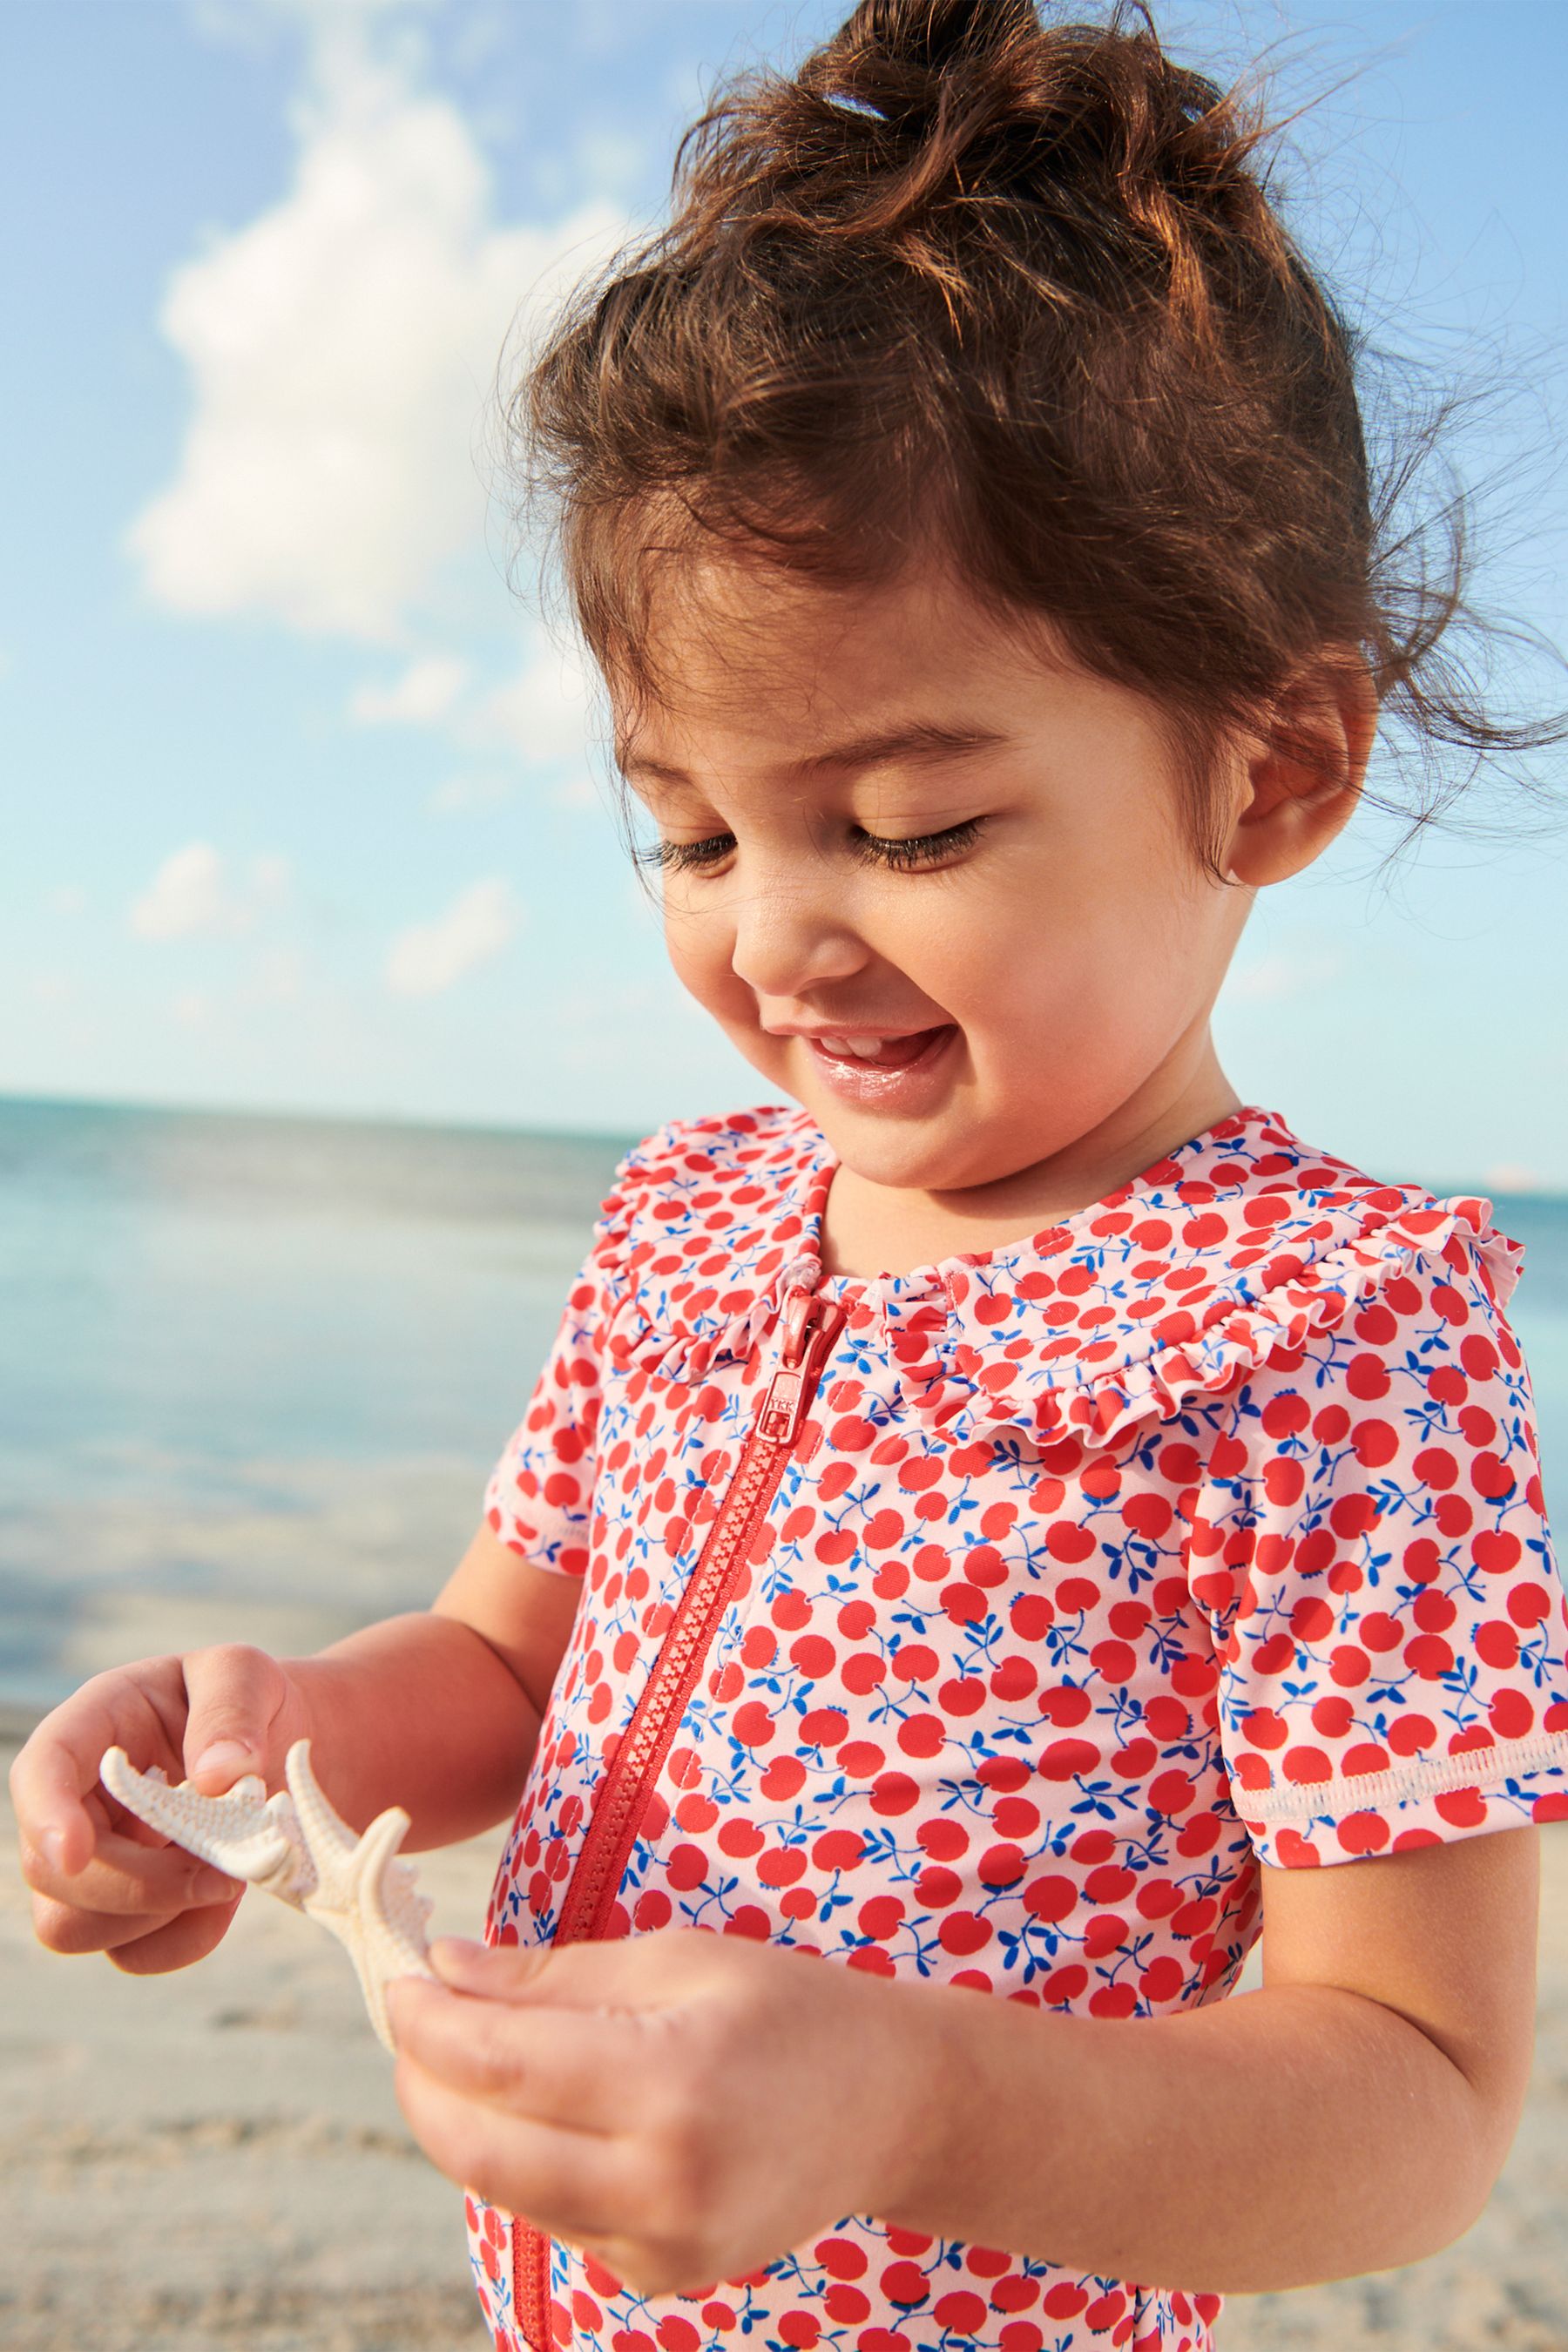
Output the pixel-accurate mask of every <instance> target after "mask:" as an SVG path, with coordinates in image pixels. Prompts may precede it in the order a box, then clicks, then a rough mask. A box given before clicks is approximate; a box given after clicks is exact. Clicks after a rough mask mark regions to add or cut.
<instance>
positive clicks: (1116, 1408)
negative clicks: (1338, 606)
mask: <svg viewBox="0 0 1568 2352" xmlns="http://www.w3.org/2000/svg"><path fill="white" fill-rule="evenodd" d="M834 1164H835V1163H834V1160H833V1158H832V1155H831V1152H830V1151H829V1150H828V1147H827V1145H826V1141H825V1139H824V1138H823V1136H822V1135H821V1133H820V1131H819V1130H818V1129H816V1126H815V1124H814V1123H813V1122H812V1120H811V1119H810V1118H809V1116H808V1115H807V1114H806V1113H805V1112H804V1111H802V1110H799V1109H796V1108H793V1107H788V1106H774V1105H770V1106H765V1107H763V1108H756V1109H749V1110H744V1111H740V1112H736V1113H734V1114H732V1115H731V1116H730V1117H727V1118H707V1119H695V1120H685V1121H675V1122H672V1123H671V1124H670V1125H668V1126H667V1127H665V1128H663V1129H660V1130H659V1132H658V1134H656V1135H654V1136H652V1137H650V1138H649V1139H647V1141H646V1142H645V1143H643V1144H641V1145H639V1146H638V1147H637V1149H636V1150H634V1151H632V1152H631V1153H630V1154H628V1156H627V1158H626V1160H624V1161H623V1162H622V1164H621V1167H620V1169H619V1170H618V1171H617V1175H616V1185H615V1189H614V1190H613V1191H612V1192H610V1194H609V1195H608V1197H607V1199H606V1200H605V1203H604V1206H603V1209H602V1211H601V1214H600V1217H599V1221H598V1223H597V1225H596V1226H595V1235H594V1243H593V1247H592V1249H591V1251H590V1254H589V1255H588V1258H587V1260H586V1262H585V1264H584V1267H583V1270H582V1273H581V1275H580V1276H579V1278H578V1280H577V1282H576V1284H575V1285H574V1288H573V1290H572V1292H571V1294H570V1297H569V1299H568V1302H567V1305H566V1308H565V1312H564V1314H563V1318H562V1323H561V1328H560V1332H559V1335H558V1337H557V1339H556V1343H555V1346H554V1348H553V1349H552V1353H551V1357H550V1360H549V1361H548V1362H547V1364H546V1366H545V1368H544V1370H543V1371H542V1374H541V1375H540V1378H539V1381H538V1385H537V1387H536V1389H535V1391H534V1394H533V1397H532V1400H531V1403H530V1406H529V1410H528V1412H527V1414H526V1416H525V1418H524V1420H523V1422H522V1424H521V1428H520V1429H519V1430H518V1431H517V1433H516V1434H515V1436H514V1437H513V1438H512V1440H511V1442H510V1445H509V1446H508V1448H507V1451H506V1453H505V1454H504V1455H503V1457H502V1459H501V1461H500V1464H499V1465H498V1466H497V1469H496V1471H495V1473H494V1475H493V1476H492V1478H491V1480H490V1483H489V1489H488V1492H487V1496H486V1508H487V1514H488V1517H489V1525H490V1526H491V1528H493V1529H494V1530H495V1531H496V1532H497V1534H498V1535H499V1536H500V1538H501V1539H502V1540H503V1541H504V1542H505V1543H506V1544H508V1545H509V1546H510V1547H511V1548H512V1549H514V1550H516V1551H518V1552H519V1553H521V1554H522V1555H524V1556H526V1557H527V1558H528V1559H531V1560H532V1561H534V1562H535V1563H537V1564H538V1565H540V1566H542V1567H545V1568H548V1569H553V1570H558V1571H559V1572H561V1573H562V1574H563V1575H568V1576H579V1577H582V1578H583V1579H584V1592H583V1597H582V1601H581V1604H580V1607H579V1609H578V1613H577V1617H576V1621H575V1623H574V1628H573V1633H572V1636H571V1640H570V1643H569V1645H568V1647H567V1650H566V1653H565V1655H564V1656H563V1660H562V1664H561V1667H560V1670H559V1672H558V1673H557V1675H556V1678H555V1683H554V1687H553V1689H552V1694H551V1698H550V1702H549V1706H548V1709H547V1712H546V1715H545V1717H544V1721H543V1724H542V1727H541V1733H540V1739H539V1745H538V1749H537V1752H536V1756H535V1759H534V1762H533V1766H532V1769H531V1771H530V1773H529V1776H528V1781H527V1785H526V1787H525V1789H524V1790H523V1792H522V1798H521V1805H520V1808H519V1811H518V1814H517V1818H516V1821H515V1822H514V1824H513V1826H512V1829H511V1831H510V1836H509V1838H508V1841H507V1845H506V1850H505V1853H504V1855H503V1857H502V1860H501V1864H500V1870H499V1872H498V1874H497V1877H496V1882H495V1887H494V1892H493V1895H492V1898H491V1904H490V1912H489V1921H488V1924H487V1934H488V1937H489V1940H490V1941H491V1942H500V1943H525V1944H531V1943H547V1942H550V1941H552V1939H554V1938H555V1937H557V1936H561V1937H563V1938H565V1937H574V1936H579V1935H583V1934H594V1935H601V1936H606V1937H617V1936H626V1935H636V1934H639V1933H645V1932H647V1931H650V1930H653V1929H657V1928H659V1927H665V1926H667V1925H676V1926H681V1925H688V1926H695V1927H704V1928H708V1929H710V1930H712V1931H714V1932H717V1933H721V1934H726V1935H741V1936H752V1937H763V1938H767V1939H771V1940H772V1941H773V1942H775V1943H780V1944H786V1945H793V1946H796V1947H799V1948H805V1949H809V1950H811V1951H813V1952H815V1953H816V1954H817V1955H819V1956H821V1957H822V1958H825V1959H827V1960H830V1961H836V1962H837V1963H838V1964H840V1965H841V1966H845V1967H848V1968H859V1969H869V1970H871V1971H873V1972H874V1973H877V1974H879V1975H883V1976H908V1975H915V1976H921V1977H925V1978H930V1979H936V1980H937V1981H939V1982H942V1983H945V1984H949V1985H952V1986H954V1987H962V1988H968V1989H969V1990H971V1991H973V1992H974V1993H978V1994H990V1995H993V1996H1002V1997H1005V1998H1006V1999H1008V2000H1016V2001H1020V2002H1022V2003H1024V2004H1025V2005H1026V2006H1027V2007H1032V2008H1042V2009H1047V2010H1058V2011H1067V2012H1071V2013H1075V2014H1080V2015H1086V2016H1090V2017H1115V2018H1124V2017H1135V2016H1142V2017H1152V2016H1162V2015H1166V2014H1169V2013H1171V2012H1173V2011H1179V2010H1184V2009H1188V2008H1192V2007H1194V2006H1195V2005H1197V2004H1198V2003H1200V2002H1206V2001H1215V2000H1223V1999H1224V1998H1225V1997H1226V1994H1227V1993H1229V1992H1230V1991H1231V1990H1232V1989H1233V1987H1234V1985H1235V1983H1236V1980H1237V1977H1238V1975H1239V1973H1240V1971H1241V1968H1242V1965H1243V1963H1244V1961H1245V1959H1246V1957H1247V1952H1248V1951H1249V1949H1250V1948H1251V1947H1252V1945H1253V1943H1254V1942H1255V1941H1256V1939H1257V1937H1258V1929H1259V1925H1260V1904H1259V1868H1260V1865H1261V1864H1270V1865H1271V1866H1273V1867H1275V1868H1278V1869H1289V1870H1295V1869H1304V1868H1306V1869H1310V1868H1323V1867H1327V1866H1331V1865H1332V1864H1335V1863H1339V1862H1344V1861H1354V1860H1360V1859H1363V1858H1365V1857H1369V1856H1373V1855H1376V1854H1381V1853H1398V1852H1401V1851H1404V1850H1405V1849H1407V1848H1409V1847H1412V1846H1417V1845H1429V1844H1432V1843H1436V1842H1441V1841H1448V1840H1455V1839H1458V1838H1464V1837H1470V1836H1474V1835H1477V1834H1481V1833H1484V1832H1488V1831H1491V1830H1499V1829H1506V1828H1510V1827H1513V1826H1516V1825H1518V1824H1521V1823H1525V1822H1547V1821H1553V1820H1561V1819H1565V1818H1568V1601H1565V1598H1564V1593H1563V1585H1562V1582H1561V1581H1560V1580H1559V1577H1558V1573H1557V1570H1556V1567H1555V1563H1554V1561H1553V1558H1552V1549H1551V1542H1550V1538H1549V1536H1548V1533H1547V1528H1546V1523H1545V1517H1544V1510H1543V1503H1542V1488H1541V1474H1540V1469H1539V1465H1538V1460H1537V1454H1536V1441H1535V1431H1534V1425H1533V1412H1532V1405H1531V1391H1530V1383H1529V1376H1528V1373H1527V1370H1526V1368H1525V1365H1524V1362H1523V1360H1522V1359H1521V1354H1520V1350H1519V1347H1518V1343H1517V1342H1516V1340H1515V1339H1514V1337H1513V1335H1512V1333H1511V1331H1510V1328H1509V1326H1508V1324H1507V1322H1506V1320H1505V1319H1504V1316H1503V1313H1502V1309H1503V1307H1504V1305H1505V1303H1506V1301H1507V1299H1508V1297H1509V1295H1510V1292H1511V1290H1512V1288H1513V1286H1514V1283H1515V1281H1516V1280H1517V1278H1518V1275H1519V1270H1520V1265H1521V1259H1522V1255H1523V1252H1522V1250H1521V1246H1520V1245H1519V1244H1517V1243H1515V1242H1512V1241H1510V1240H1509V1239H1507V1238H1506V1237H1505V1236H1504V1235H1502V1234H1500V1233H1498V1232H1497V1230H1496V1229H1495V1227H1494V1226H1493V1224H1492V1223H1491V1210H1490V1203H1489V1202H1486V1201H1484V1200H1479V1199H1474V1198H1455V1199H1449V1200H1435V1199H1433V1198H1432V1197H1431V1196H1430V1195H1428V1194H1427V1193H1425V1192H1421V1191H1420V1190H1419V1189H1418V1188H1414V1187H1409V1186H1397V1185H1389V1184H1382V1183H1379V1182H1377V1181H1374V1180H1373V1178H1371V1177H1369V1176H1367V1175H1364V1174H1363V1173H1362V1172H1361V1171H1359V1170H1357V1169H1355V1168H1353V1167H1352V1166H1350V1165H1349V1164H1347V1163H1346V1162H1345V1161H1343V1160H1336V1159H1334V1158H1332V1157H1331V1155H1329V1154H1327V1153H1324V1152H1321V1151H1317V1150H1312V1149H1310V1147H1308V1146H1307V1145H1305V1144H1303V1143H1301V1142H1300V1140H1299V1139H1297V1138H1296V1137H1295V1136H1294V1135H1293V1134H1292V1133H1291V1131H1290V1130H1289V1128H1288V1127H1287V1126H1286V1125H1285V1124H1284V1123H1283V1121H1282V1120H1281V1119H1280V1118H1279V1117H1278V1116H1277V1115H1276V1114H1274V1113H1272V1112H1269V1111H1266V1110H1261V1109H1258V1108H1248V1109H1246V1110H1242V1111H1238V1112H1237V1113H1235V1114H1233V1115H1232V1116H1231V1117H1229V1118H1225V1119H1223V1120H1221V1121H1220V1122H1219V1123H1218V1125H1216V1126H1215V1127H1213V1128H1211V1129H1208V1130H1207V1131H1206V1132H1205V1133H1204V1134H1203V1135H1201V1136H1198V1137H1195V1138H1194V1139H1193V1140H1192V1141H1190V1142H1188V1143H1186V1144H1184V1145H1182V1146H1181V1147H1180V1148H1179V1149H1177V1150H1175V1151H1173V1152H1172V1153H1171V1154H1170V1155H1169V1157H1168V1158H1167V1159H1165V1160H1162V1161H1160V1162H1159V1163H1158V1165H1157V1166H1155V1167H1153V1168H1151V1169H1149V1170H1146V1171H1144V1173H1143V1174H1142V1176H1140V1177H1138V1178H1136V1179H1134V1180H1133V1181H1131V1183H1129V1184H1127V1185H1125V1186H1123V1187H1122V1188H1121V1190H1120V1191H1119V1192H1115V1193H1113V1194H1111V1195H1110V1197H1109V1198H1107V1199H1106V1200H1105V1201H1102V1202H1098V1203H1096V1204H1094V1205H1093V1206H1091V1207H1089V1208H1087V1209H1084V1210H1082V1211H1079V1212H1078V1213H1075V1214H1073V1215H1071V1216H1069V1217H1067V1218H1065V1219H1063V1220H1062V1221H1061V1222H1060V1223H1058V1224H1056V1225H1053V1226H1050V1227H1048V1228H1047V1230H1045V1231H1044V1232H1041V1233H1038V1234H1034V1235H1033V1236H1031V1238H1030V1239H1029V1240H1027V1241H1026V1242H1021V1243H1017V1244H1012V1245H1009V1246H1007V1247H1005V1248H1002V1249H998V1250H994V1251H988V1252H977V1253H973V1254H970V1255H962V1256H956V1257H952V1258H949V1259H946V1260H944V1261H942V1264H940V1265H934V1266H929V1267H924V1268H921V1269H919V1270H917V1271H916V1272H914V1273H911V1274H907V1275H901V1276H881V1277H879V1278H878V1279H876V1280H862V1279H859V1278H858V1277H851V1276H823V1274H822V1271H821V1265H820V1259H819V1255H818V1242H819V1234H820V1220H821V1215H822V1209H823V1203H824V1202H825V1200H826V1194H827V1190H828V1186H829V1184H830V1182H831V1181H832V1175H833V1169H834ZM808 1302H810V1304H808ZM808 1327H809V1328H808ZM781 1376H783V1377H782V1386H781ZM792 1383H793V1385H792ZM781 1399H782V1401H783V1402H782V1404H781ZM781 1414H782V1417H781ZM770 1415H772V1416H773V1418H772V1420H771V1423H770ZM770 1427H771V1430H772V1436H771V1438H770V1437H769V1434H768V1431H769V1428H770ZM672 1627H673V1628H674V1632H673V1634H672V1633H671V1629H672ZM677 1669H679V1671H678V1670H677ZM661 1677H662V1679H660V1678H661ZM623 1746H624V1748H625V1753H624V1754H622V1753H621V1751H622V1749H623ZM617 1757H619V1759H620V1760H619V1763H618V1765H617V1761H616V1759H617ZM591 1824H592V1825H594V1826H593V1831H592V1834H590V1826H591ZM580 1865H581V1868H580ZM778 2128H779V2129H780V2130H781V2132H783V2131H787V2130H788V2129H789V2128H790V2124H789V2118H788V2117H787V2116H780V2117H779V2119H778ZM468 2224H469V2236H470V2243H471V2247H472V2252H473V2258H474V2267H475V2278H476V2283H477V2284H478V2287H479V2299H480V2303H481V2305H482V2306H483V2310H484V2314H485V2317H486V2319H487V2321H488V2323H489V2326H490V2329H491V2332H492V2335H493V2337H494V2341H495V2344H496V2346H497V2347H498V2352H521V2347H523V2346H532V2347H535V2352H550V2347H552V2346H554V2345H559V2346H562V2347H579V2346H580V2347H596V2352H597V2348H598V2347H602V2352H656V2347H662V2352H719V2347H723V2346H725V2345H729V2344H737V2345H738V2344H740V2343H741V2342H742V2341H744V2342H746V2343H749V2344H751V2345H755V2346H765V2347H801V2352H807V2347H816V2346H818V2345H822V2346H824V2347H835V2352H927V2347H939V2346H941V2347H976V2352H1088V2347H1091V2346H1096V2347H1104V2346H1115V2347H1127V2352H1212V2346H1213V2340H1214V2339H1213V2335H1212V2332H1211V2331H1212V2326H1213V2322H1214V2320H1215V2316H1216V2315H1217V2314H1218V2312H1219V2310H1220V2308H1221V2298H1220V2297H1219V2296H1218V2295H1217V2294H1199V2293H1193V2292H1188V2291H1186V2290H1184V2288H1182V2287H1181V2286H1180V2285H1179V2284H1178V2285H1174V2286H1172V2285H1167V2284H1161V2283H1159V2282H1151V2283H1145V2284H1139V2283H1136V2282H1133V2281H1129V2280H1125V2279H1115V2278H1104V2277H1097V2276H1090V2275H1086V2274H1084V2273H1079V2272H1076V2271H1073V2270H1069V2269H1063V2268H1058V2266H1056V2265H1055V2264H1053V2263H1049V2262H1048V2261H1045V2260H1043V2259H1037V2258H1034V2257H1023V2256H1019V2255H1016V2254H1013V2253H1009V2252H1006V2251H1005V2250H1003V2249H1001V2248H992V2247H986V2246H979V2245H972V2244H965V2243H960V2242H956V2241H953V2240H949V2239H939V2238H933V2237H929V2236H927V2235H925V2234H924V2233H921V2232H916V2231H907V2230H901V2229H897V2228H892V2227H889V2226H888V2225H886V2224H884V2223H882V2222H880V2221H877V2220H875V2219H874V2218H873V2217H871V2216H868V2215H865V2214H845V2215H842V2216H840V2217H838V2218H837V2219H836V2220H834V2221H831V2222H830V2223H828V2224H826V2226H825V2227H824V2229H823V2230H822V2231H821V2232H820V2234H819V2235H818V2236H817V2237H816V2238H815V2239H814V2240H813V2241H811V2242H808V2243H805V2244H803V2245H800V2246H797V2247H795V2248H793V2249H792V2250H791V2251H790V2252H788V2253H787V2254H784V2255H782V2256H780V2257H779V2258H778V2259H777V2260H775V2261H773V2262H772V2263H769V2264H768V2265H767V2266H766V2267H765V2268H764V2269H763V2270H759V2271H756V2272H753V2273H750V2274H748V2275H747V2276H745V2277H738V2278H732V2279H716V2280H714V2281H712V2282H710V2284H707V2285H705V2286H704V2287H703V2288H702V2289H701V2290H700V2291H697V2292H693V2293H691V2294H668V2295H658V2296H654V2297H646V2296H641V2295H638V2294H634V2293H633V2292H631V2291H630V2290H629V2289H628V2288H626V2287H625V2286H623V2285H622V2284H621V2282H620V2281H619V2280H617V2279H616V2278H615V2277H614V2276H613V2275H612V2274H611V2273H609V2272H608V2271H607V2270H606V2269H605V2267H604V2265H603V2264H602V2263H598V2262H596V2261H595V2260H594V2259H593V2258H592V2257H586V2256H584V2255H583V2254H582V2253H580V2252H578V2251H577V2250H576V2249H574V2248H569V2247H567V2246H565V2245H563V2244H561V2243H558V2242H551V2241H550V2240H548V2239H547V2238H543V2237H542V2236H541V2235H540V2234H539V2233H537V2232H535V2231H532V2230H531V2228H530V2226H529V2225H528V2224H527V2222H526V2221H521V2220H518V2221H514V2220H513V2218H512V2217H511V2216H510V2215H509V2214H506V2213H503V2212H501V2211H499V2210H496V2209H494V2208H490V2207H487V2206H485V2205H484V2204H482V2203H481V2202H480V2200H479V2199H477V2198H474V2197H470V2198H469V2199H468Z"/></svg>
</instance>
